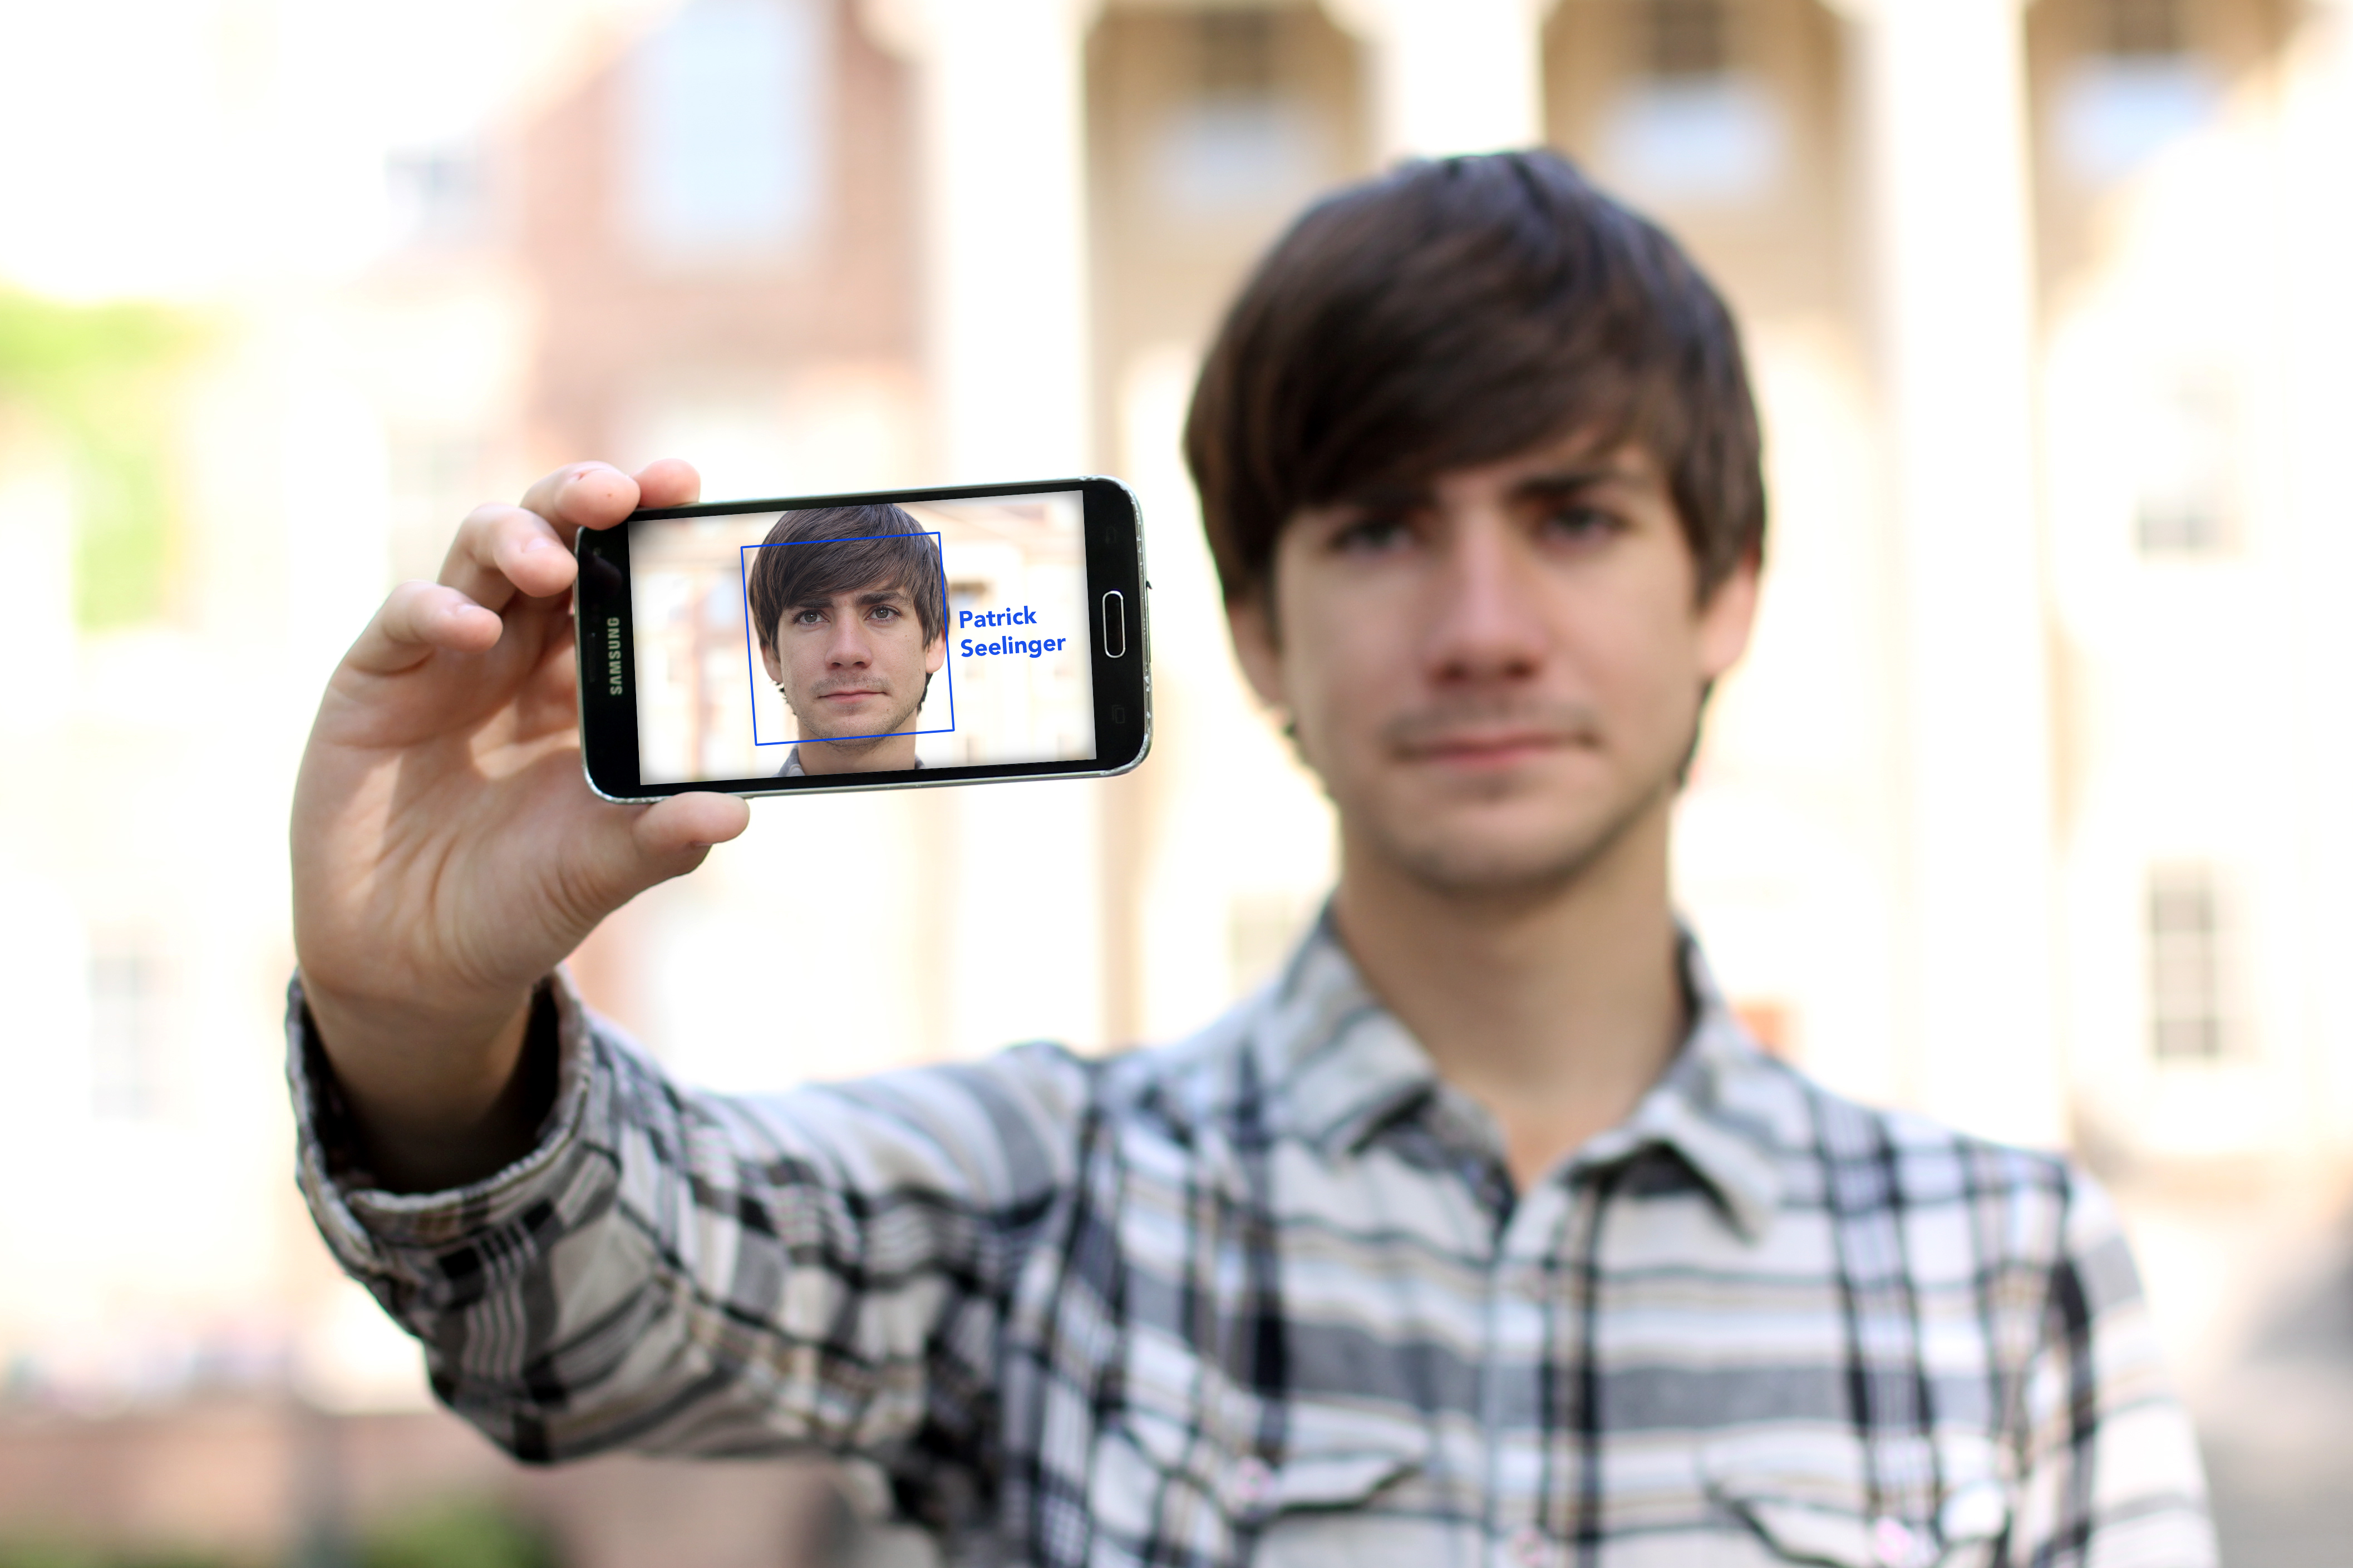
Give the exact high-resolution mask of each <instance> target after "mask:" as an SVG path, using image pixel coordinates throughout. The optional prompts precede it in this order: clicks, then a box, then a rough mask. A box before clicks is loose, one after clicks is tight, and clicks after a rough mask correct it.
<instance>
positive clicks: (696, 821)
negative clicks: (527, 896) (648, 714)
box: [581, 792, 752, 926]
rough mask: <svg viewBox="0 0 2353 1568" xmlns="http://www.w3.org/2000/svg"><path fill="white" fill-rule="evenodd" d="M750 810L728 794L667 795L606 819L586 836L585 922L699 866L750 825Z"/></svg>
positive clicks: (594, 921) (597, 918)
mask: <svg viewBox="0 0 2353 1568" xmlns="http://www.w3.org/2000/svg"><path fill="white" fill-rule="evenodd" d="M751 821H752V808H751V807H750V806H749V805H746V804H745V803H744V802H743V801H742V800H739V799H738V798H736V797H735V796H733V795H712V794H708V793H703V792H697V793H695V794H692V795H672V796H671V797H670V798H669V799H668V800H664V801H659V802H657V803H655V804H654V805H649V806H646V807H643V808H641V809H639V810H638V811H637V812H635V813H634V814H632V815H627V816H621V815H619V814H616V816H607V817H606V819H605V821H604V822H603V823H600V824H599V825H598V831H596V832H593V833H592V834H590V835H589V847H588V855H587V864H586V867H584V869H585V870H586V872H587V873H588V874H587V876H586V878H584V879H583V881H584V882H585V883H586V886H584V887H582V888H581V891H582V892H584V893H586V900H585V901H586V903H587V904H588V905H590V906H592V908H591V909H590V910H584V911H583V912H584V913H587V914H589V915H590V919H589V921H588V923H589V924H590V925H592V926H593V925H594V924H596V921H597V920H600V919H602V918H603V916H604V915H605V914H607V913H609V912H610V911H612V910H617V909H619V908H620V907H621V906H622V905H623V904H626V903H628V901H629V900H631V899H634V898H636V897H637V896H638V894H639V893H642V892H644V891H645V890H646V889H648V888H650V887H652V886H653V885H654V884H655V883H657V882H666V881H668V880H670V879H671V878H672V877H682V876H684V875H686V873H688V872H689V871H691V870H693V869H694V868H696V867H697V866H700V865H702V861H703V857H705V856H706V855H708V854H710V853H711V847H712V845H714V844H723V843H725V842H726V841H727V840H729V839H731V838H733V837H736V836H737V835H738V834H740V833H742V832H743V831H744V828H745V827H747V826H750V825H751Z"/></svg>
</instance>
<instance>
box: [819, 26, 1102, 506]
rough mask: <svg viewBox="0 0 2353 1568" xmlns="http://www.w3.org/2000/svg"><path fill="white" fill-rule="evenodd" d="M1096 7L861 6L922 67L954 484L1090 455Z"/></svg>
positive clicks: (1069, 468) (940, 415) (936, 348)
mask: <svg viewBox="0 0 2353 1568" xmlns="http://www.w3.org/2000/svg"><path fill="white" fill-rule="evenodd" d="M1095 5H1096V0H866V5H865V8H864V20H865V22H866V24H867V26H868V27H869V29H870V31H871V32H872V33H873V34H874V35H875V36H876V37H879V38H880V39H881V40H882V41H883V43H884V44H885V45H886V46H888V47H892V48H893V49H894V50H896V51H897V52H898V53H899V54H900V55H902V57H903V58H907V59H908V60H910V61H911V62H912V63H913V65H914V67H915V70H916V75H917V79H918V89H917V91H918V98H919V105H920V107H919V113H920V116H921V121H922V130H921V146H922V150H923V172H922V184H923V207H924V218H925V223H924V226H923V245H924V256H923V263H924V265H923V289H924V306H925V331H926V336H927V340H928V341H927V343H926V352H927V356H928V358H929V361H930V369H931V383H932V393H933V405H934V423H935V426H936V437H935V439H934V451H935V452H936V454H937V457H938V464H937V467H938V469H939V472H940V474H941V476H942V477H943V478H944V479H953V480H955V481H956V482H964V481H967V480H979V479H1025V478H1029V477H1032V476H1038V475H1045V474H1055V473H1071V472H1073V471H1075V470H1076V469H1078V468H1082V467H1084V466H1085V464H1086V462H1087V460H1088V456H1089V451H1090V433H1089V430H1088V412H1087V411H1088V409H1089V407H1090V406H1091V399H1090V397H1089V395H1088V385H1089V380H1088V378H1089V374H1090V371H1091V365H1090V362H1089V358H1088V346H1087V338H1088V333H1087V240H1086V145H1085V139H1086V123H1085V72H1084V61H1083V56H1082V51H1083V47H1084V44H1085V40H1086V32H1087V27H1088V26H1089V25H1090V24H1091V23H1092V20H1093V15H1094V10H1095Z"/></svg>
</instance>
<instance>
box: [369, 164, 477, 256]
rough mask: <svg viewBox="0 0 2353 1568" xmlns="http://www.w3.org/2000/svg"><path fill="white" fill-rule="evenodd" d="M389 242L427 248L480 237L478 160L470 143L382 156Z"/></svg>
mask: <svg viewBox="0 0 2353 1568" xmlns="http://www.w3.org/2000/svg"><path fill="white" fill-rule="evenodd" d="M384 177H385V196H386V198H387V199H388V200H389V201H390V202H391V204H392V235H393V240H394V243H396V244H397V245H403V246H410V247H419V248H426V249H439V248H444V247H455V246H462V245H467V244H470V243H471V242H473V241H475V240H478V239H480V237H481V236H482V230H483V227H484V222H483V220H484V217H485V216H486V214H485V208H484V204H483V195H484V193H483V184H482V162H481V158H480V154H479V153H476V152H475V150H474V149H473V148H471V147H470V146H439V147H409V148H403V149H401V150H398V151H396V152H394V153H390V154H389V155H388V156H386V158H385V168H384Z"/></svg>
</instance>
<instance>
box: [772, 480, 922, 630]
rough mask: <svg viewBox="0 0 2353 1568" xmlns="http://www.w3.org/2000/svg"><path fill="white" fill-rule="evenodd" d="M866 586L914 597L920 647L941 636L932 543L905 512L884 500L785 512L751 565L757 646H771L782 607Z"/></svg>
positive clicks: (782, 611)
mask: <svg viewBox="0 0 2353 1568" xmlns="http://www.w3.org/2000/svg"><path fill="white" fill-rule="evenodd" d="M779 546H784V547H786V548H778V547H779ZM873 587H889V588H899V589H902V590H904V591H905V593H906V595H907V597H908V598H910V599H912V600H913V601H914V605H915V620H916V622H917V624H919V625H920V626H922V627H923V646H924V647H930V646H931V645H932V644H933V643H934V642H935V641H937V640H938V639H939V638H941V637H944V636H946V635H947V624H948V585H947V576H946V574H945V573H944V571H943V570H942V569H941V566H940V542H939V541H938V540H936V539H934V538H933V537H932V535H931V533H930V532H929V531H927V530H926V529H925V528H924V527H923V524H922V523H920V522H918V521H915V519H914V517H913V515H912V514H911V513H909V512H907V511H906V510H902V508H899V507H895V506H890V505H887V504H885V505H881V506H826V507H812V508H811V509H809V510H807V511H788V512H786V513H785V515H784V516H782V517H780V518H778V519H776V526H775V527H774V528H772V529H770V530H768V537H767V538H765V539H764V540H762V541H761V542H760V547H759V550H758V553H757V558H756V559H755V560H754V562H753V563H752V581H751V583H750V584H749V588H748V592H749V593H750V595H751V599H752V629H753V630H754V632H755V633H756V634H757V635H758V637H759V639H760V646H761V647H764V648H773V647H776V623H777V622H779V621H781V620H783V619H784V617H785V612H786V611H787V610H790V609H796V608H797V607H799V606H800V605H814V604H821V603H824V602H825V601H828V600H829V599H831V598H832V597H833V596H834V595H836V594H847V593H849V592H852V591H853V590H856V589H860V588H873Z"/></svg>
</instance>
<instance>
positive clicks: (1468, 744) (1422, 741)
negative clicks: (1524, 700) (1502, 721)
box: [1398, 729, 1577, 768]
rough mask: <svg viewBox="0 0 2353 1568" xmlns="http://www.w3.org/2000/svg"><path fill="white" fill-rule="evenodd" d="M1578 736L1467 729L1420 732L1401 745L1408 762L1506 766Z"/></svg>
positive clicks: (1567, 743) (1564, 745)
mask: <svg viewBox="0 0 2353 1568" xmlns="http://www.w3.org/2000/svg"><path fill="white" fill-rule="evenodd" d="M1575 744H1577V736H1576V735H1574V734H1571V733H1568V732H1567V731H1559V730H1549V729H1510V730H1464V731H1455V732H1453V733H1451V734H1439V735H1420V736H1417V737H1415V738H1414V739H1413V740H1412V741H1410V742H1406V743H1405V744H1403V745H1401V746H1399V747H1398V752H1399V753H1400V754H1401V755H1402V756H1403V757H1404V758H1405V760H1406V761H1408V762H1417V763H1444V764H1450V765H1452V766H1456V767H1474V768H1475V767H1505V766H1509V765H1511V764H1512V763H1523V762H1526V761H1528V760H1529V759H1531V758H1534V757H1537V756H1542V755H1545V754H1546V753H1549V752H1560V751H1566V750H1567V749H1568V748H1569V747H1571V746H1574V745H1575Z"/></svg>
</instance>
